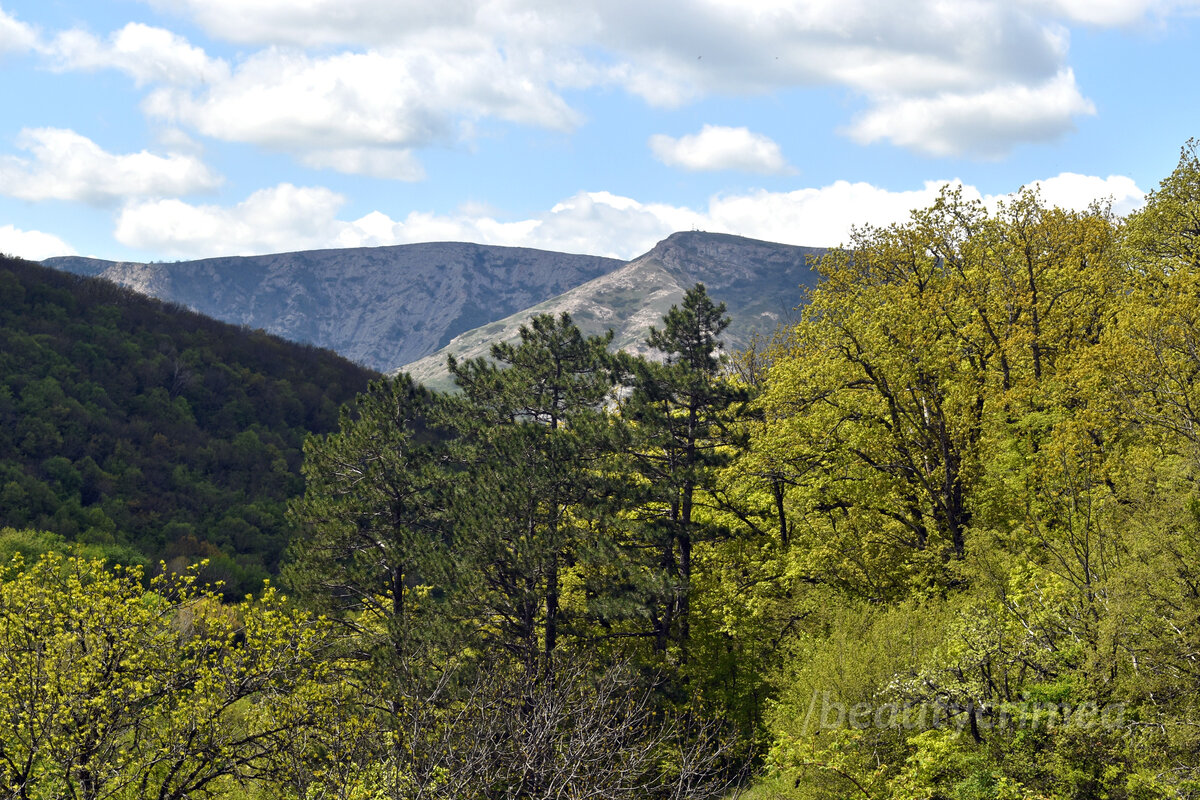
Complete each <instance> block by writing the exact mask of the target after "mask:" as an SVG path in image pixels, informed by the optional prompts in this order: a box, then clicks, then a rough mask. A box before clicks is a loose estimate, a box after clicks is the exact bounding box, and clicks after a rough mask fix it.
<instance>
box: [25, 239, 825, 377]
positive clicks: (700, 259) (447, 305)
mask: <svg viewBox="0 0 1200 800" xmlns="http://www.w3.org/2000/svg"><path fill="white" fill-rule="evenodd" d="M823 252H824V250H822V249H819V248H812V247H796V246H794V245H786V244H775V243H772V242H762V241H758V240H755V239H747V238H745V237H742V236H731V235H727V234H720V233H704V232H700V231H691V232H683V233H675V234H672V235H671V236H669V237H668V238H666V239H664V240H663V241H661V242H659V243H658V244H657V245H655V247H654V249H652V250H651V251H650V252H648V253H646V254H645V255H643V256H640V257H638V258H636V259H634V260H632V261H628V262H624V261H619V260H617V259H612V258H601V257H598V256H583V255H571V254H567V253H555V252H549V251H545V250H532V249H529V248H522V247H494V246H489V245H478V244H464V243H461V242H434V243H429V244H408V245H397V246H393V247H360V248H349V249H342V250H311V251H306V252H297V253H280V254H276V255H266V256H246V257H230V258H206V259H202V260H199V261H180V262H176V263H173V264H168V263H151V264H142V263H136V262H127V261H122V262H116V261H101V260H98V259H92V258H79V257H74V256H71V257H64V258H51V259H48V260H46V261H44V262H43V263H44V264H45V265H46V266H50V267H54V268H56V269H60V270H65V271H67V272H74V273H78V274H82V275H89V276H99V277H103V278H107V279H108V280H110V281H113V282H115V283H118V284H121V285H123V286H127V287H129V288H132V289H134V290H136V291H139V292H141V293H143V294H148V295H151V296H154V297H158V298H160V299H162V300H167V301H170V302H174V303H178V304H179V305H182V306H186V307H188V308H191V309H193V310H195V311H199V312H200V313H202V314H206V315H208V316H210V317H214V318H216V319H219V320H222V321H225V322H231V323H234V324H239V325H246V326H248V327H250V328H261V329H263V330H265V331H267V332H269V333H273V334H276V335H278V336H282V337H285V338H287V339H291V340H293V341H298V342H307V343H312V344H316V345H318V346H320V347H327V348H330V349H332V350H335V351H337V352H338V353H340V354H341V355H343V356H345V357H347V358H350V359H352V360H354V361H356V362H358V363H360V364H363V365H366V366H370V367H373V368H375V369H379V370H381V371H393V370H397V369H406V370H409V371H411V372H412V373H413V374H414V376H416V377H417V378H418V379H420V380H423V381H426V382H427V383H429V385H431V386H434V387H441V388H445V387H446V386H448V383H449V381H448V378H447V375H446V355H447V354H449V353H455V354H457V355H460V356H465V357H473V356H478V355H487V353H488V350H489V348H490V347H491V345H492V343H493V342H495V341H500V340H506V339H513V338H515V337H516V336H517V331H518V329H519V328H520V326H521V324H523V323H524V322H526V321H527V320H528V319H529V317H530V315H532V314H537V313H553V314H557V313H559V312H561V311H568V312H570V313H571V315H572V316H573V317H574V318H575V321H576V323H578V324H579V326H580V327H581V328H582V329H583V330H584V331H585V332H587V333H603V332H604V331H606V330H608V329H609V328H612V329H613V331H614V332H615V334H616V337H615V339H616V341H615V344H616V345H617V346H618V347H624V348H626V349H630V350H634V351H638V350H642V351H644V347H643V345H642V341H643V340H644V339H645V338H646V330H647V328H649V326H651V325H656V324H659V323H660V321H661V319H662V316H663V314H665V313H666V312H667V310H668V309H669V308H670V307H671V305H673V304H675V303H678V302H679V301H680V300H681V299H682V298H683V293H684V292H685V291H686V290H687V289H688V288H690V287H691V286H692V285H694V284H695V283H697V282H702V283H704V284H705V285H706V286H707V287H708V290H709V294H710V295H712V296H713V297H714V298H716V299H717V300H720V301H724V302H725V303H726V304H727V305H728V307H729V313H730V316H732V318H733V322H732V324H731V325H730V326H729V329H728V330H727V331H726V333H725V341H726V346H727V347H728V348H729V349H734V350H736V349H739V348H741V347H744V346H745V345H746V344H747V343H748V342H749V340H750V336H751V334H752V333H753V332H755V331H759V332H762V333H764V334H768V333H771V332H772V331H774V330H775V328H776V327H777V326H778V325H779V324H780V323H781V322H782V321H784V320H785V319H786V318H787V317H788V315H789V314H790V313H791V312H792V310H793V309H794V308H795V307H796V306H797V305H798V304H799V303H800V302H801V301H802V299H803V291H802V287H804V286H812V285H813V284H814V283H815V278H814V275H813V273H812V271H811V270H810V267H809V262H810V260H811V259H812V258H813V257H818V256H820V255H821V254H822V253H823Z"/></svg>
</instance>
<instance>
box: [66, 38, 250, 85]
mask: <svg viewBox="0 0 1200 800" xmlns="http://www.w3.org/2000/svg"><path fill="white" fill-rule="evenodd" d="M48 52H49V54H50V55H51V57H52V58H53V60H54V62H55V65H56V66H57V68H58V69H64V70H67V69H71V70H96V69H116V70H120V71H122V72H125V73H127V74H128V75H130V76H131V77H132V78H133V79H134V81H136V82H137V84H138V85H139V86H142V85H145V84H148V83H169V84H172V85H177V86H191V85H196V84H203V83H218V82H222V81H225V80H227V79H228V77H229V66H228V65H227V64H226V63H225V62H224V61H221V60H220V59H213V58H209V57H208V55H207V54H206V53H205V52H204V50H203V49H201V48H199V47H195V46H193V45H191V44H189V43H188V41H187V40H186V39H184V38H183V37H182V36H178V35H177V34H174V33H172V32H171V31H168V30H164V29H162V28H153V27H150V26H149V25H143V24H141V23H137V22H131V23H129V24H128V25H126V26H125V27H124V28H122V29H121V30H119V31H117V32H116V33H114V34H112V35H111V36H110V37H109V38H108V40H107V41H105V40H101V39H99V38H97V37H96V36H94V35H92V34H90V33H88V32H87V31H83V30H71V31H66V32H64V33H60V34H59V35H58V36H56V37H54V40H53V41H52V42H51V44H50V46H49V50H48Z"/></svg>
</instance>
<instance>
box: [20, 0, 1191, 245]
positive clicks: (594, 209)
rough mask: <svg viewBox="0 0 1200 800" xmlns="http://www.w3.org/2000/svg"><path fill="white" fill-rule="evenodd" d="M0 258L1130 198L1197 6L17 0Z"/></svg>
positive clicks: (836, 217) (882, 219)
mask: <svg viewBox="0 0 1200 800" xmlns="http://www.w3.org/2000/svg"><path fill="white" fill-rule="evenodd" d="M0 70H2V72H0V75H2V76H3V77H2V79H0V85H2V86H3V94H2V95H0V98H2V101H3V112H2V113H0V252H8V253H15V254H18V255H23V256H25V257H29V258H45V257H48V256H51V255H60V254H68V253H78V254H81V255H94V256H99V257H102V258H113V259H136V260H155V259H159V260H164V259H167V260H173V259H177V258H196V257H203V256H215V255H229V254H250V253H266V252H277V251H285V250H300V249H309V248H318V247H347V246H363V245H383V244H399V243H405V242H419V241H442V240H465V241H475V242H485V243H493V244H507V245H523V246H531V247H541V248H547V249H554V250H566V251H571V252H583V253H594V254H602V255H614V256H619V257H632V256H635V255H637V254H639V253H641V252H643V251H645V250H647V249H648V248H649V247H650V246H652V245H653V244H654V242H656V241H657V240H659V239H661V238H663V237H664V236H666V235H667V234H669V233H671V232H672V231H675V230H687V229H692V228H697V229H701V230H709V231H725V232H731V233H738V234H742V235H746V236H752V237H756V238H761V239H769V240H773V241H781V242H791V243H795V244H806V245H831V244H836V243H838V242H839V241H841V240H843V238H844V237H845V235H846V233H847V232H848V230H849V228H850V226H851V225H853V224H861V223H874V224H884V223H887V222H891V221H895V220H898V219H901V218H903V217H904V216H905V215H906V214H907V212H908V210H909V209H912V208H914V207H918V206H922V205H925V204H927V203H928V202H929V201H930V199H931V197H932V196H933V195H934V194H935V193H936V191H937V187H938V186H939V185H940V184H942V183H945V182H947V181H957V182H961V183H963V184H964V185H965V186H966V191H968V192H972V193H976V194H978V195H979V196H982V197H985V198H993V197H996V196H1000V195H1003V194H1005V193H1007V192H1011V191H1013V190H1015V189H1017V188H1018V187H1019V186H1021V185H1023V184H1032V183H1035V182H1040V183H1041V185H1042V188H1043V192H1044V194H1045V195H1046V197H1047V198H1048V199H1049V200H1051V201H1052V202H1055V203H1057V204H1060V205H1064V206H1083V205H1086V204H1087V203H1088V202H1089V201H1090V200H1092V199H1093V198H1096V197H1110V198H1112V200H1113V202H1114V204H1115V207H1116V209H1117V210H1118V211H1119V212H1127V211H1129V210H1131V209H1133V208H1135V207H1136V206H1137V204H1138V203H1139V202H1140V201H1141V197H1142V194H1143V193H1144V192H1145V191H1147V190H1149V189H1152V188H1154V186H1155V185H1156V184H1157V182H1158V181H1159V180H1160V179H1161V178H1162V177H1164V176H1165V175H1166V174H1167V173H1168V172H1170V170H1171V169H1172V167H1173V166H1174V164H1175V162H1176V160H1177V158H1178V154H1179V147H1180V146H1181V145H1182V144H1183V143H1184V141H1185V140H1186V139H1187V138H1188V137H1190V136H1197V135H1200V102H1198V101H1200V89H1198V88H1197V79H1196V76H1197V75H1200V0H572V1H571V2H563V1H562V0H422V2H411V1H407V0H100V1H99V2H98V1H97V0H0Z"/></svg>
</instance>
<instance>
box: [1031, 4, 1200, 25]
mask: <svg viewBox="0 0 1200 800" xmlns="http://www.w3.org/2000/svg"><path fill="white" fill-rule="evenodd" d="M1027 2H1029V4H1030V5H1032V6H1034V7H1035V8H1041V9H1045V10H1048V11H1049V12H1050V13H1053V14H1056V15H1058V16H1060V17H1062V18H1064V19H1068V20H1071V21H1074V22H1082V23H1085V24H1087V25H1095V26H1097V27H1120V26H1129V25H1134V24H1137V23H1139V22H1145V21H1154V22H1159V21H1161V20H1163V19H1165V18H1167V17H1170V16H1172V15H1177V14H1189V13H1192V14H1194V13H1196V12H1197V11H1200V2H1197V0H1027Z"/></svg>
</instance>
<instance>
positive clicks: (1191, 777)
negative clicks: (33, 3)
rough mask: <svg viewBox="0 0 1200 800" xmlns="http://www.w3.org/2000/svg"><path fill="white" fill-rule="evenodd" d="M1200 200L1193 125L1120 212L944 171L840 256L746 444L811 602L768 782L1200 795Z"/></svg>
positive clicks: (855, 792) (778, 710)
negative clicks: (926, 205)
mask: <svg viewBox="0 0 1200 800" xmlns="http://www.w3.org/2000/svg"><path fill="white" fill-rule="evenodd" d="M1198 223H1200V159H1198V158H1197V154H1196V144H1195V142H1191V143H1189V144H1188V146H1187V147H1185V148H1184V150H1183V156H1182V158H1181V160H1180V164H1179V167H1178V169H1177V170H1176V171H1175V173H1174V174H1172V175H1171V176H1170V177H1169V178H1168V179H1166V180H1165V181H1164V182H1163V184H1162V186H1161V187H1160V189H1159V190H1158V191H1157V192H1154V193H1152V194H1151V195H1150V197H1149V198H1148V204H1147V206H1146V207H1145V209H1144V210H1142V211H1140V212H1137V213H1136V214H1134V215H1133V216H1131V217H1130V218H1129V219H1128V220H1124V221H1118V220H1115V219H1113V218H1112V217H1111V215H1110V214H1109V213H1108V212H1107V210H1106V209H1104V208H1101V207H1094V208H1092V209H1090V210H1089V211H1086V212H1081V213H1077V212H1066V211H1061V210H1057V209H1050V208H1047V207H1046V206H1045V205H1044V203H1043V202H1042V201H1041V199H1040V198H1039V197H1038V196H1037V195H1036V194H1034V193H1030V192H1022V193H1021V194H1019V195H1018V196H1017V197H1016V198H1015V199H1013V200H1012V201H1011V202H1010V203H1008V204H1006V205H1002V206H1001V207H1000V208H999V209H998V210H996V211H995V212H992V213H989V212H987V211H986V210H985V209H984V208H983V207H982V206H981V205H980V204H978V203H971V202H968V201H965V200H964V199H963V198H962V197H961V196H960V195H959V194H958V193H956V192H947V193H945V194H943V196H942V197H941V198H940V199H939V200H938V202H937V203H936V204H935V205H934V206H933V207H931V208H930V209H927V210H923V211H918V212H915V213H914V215H913V217H912V220H911V221H910V222H909V223H907V224H904V225H899V226H894V227H891V228H888V229H883V230H875V229H866V230H861V231H858V232H857V233H856V234H855V236H854V238H853V240H852V241H851V243H850V244H849V245H848V246H847V247H846V248H845V249H844V250H840V251H835V252H834V253H832V254H831V255H830V256H829V257H827V258H826V259H825V261H824V262H823V264H822V273H823V275H824V276H825V280H824V282H823V283H822V284H821V286H820V287H819V288H818V289H817V290H815V291H814V292H813V294H812V298H811V304H810V305H809V307H808V308H807V309H806V311H805V314H804V317H803V320H802V321H801V322H800V324H799V325H797V326H796V328H795V329H794V330H793V331H792V332H791V338H790V339H789V340H788V342H787V345H786V346H785V347H782V348H779V349H777V350H776V352H775V353H774V359H773V363H772V365H771V367H770V369H769V370H768V372H767V373H766V377H765V379H764V380H763V389H762V393H761V395H760V398H759V401H758V406H759V408H760V409H761V411H762V415H763V423H762V424H761V425H760V426H759V427H758V428H756V429H754V430H753V431H752V446H751V450H750V452H749V454H747V455H746V456H744V457H743V458H742V459H741V461H740V464H741V465H744V470H743V476H745V475H758V476H768V475H769V476H774V478H775V479H776V480H778V481H781V482H782V483H784V484H786V487H787V490H786V496H785V502H784V503H783V504H782V508H783V509H784V511H785V512H786V514H787V516H789V517H790V518H791V520H792V521H793V523H792V525H793V527H792V535H791V543H790V548H784V549H783V551H781V555H780V556H779V557H780V558H781V559H782V560H783V561H785V562H786V563H787V565H788V566H787V567H786V568H784V569H782V570H780V571H781V572H782V573H783V574H787V575H790V576H791V577H792V581H793V582H792V584H791V586H790V587H787V586H785V587H781V595H780V600H779V605H780V606H787V605H788V604H791V607H792V608H793V609H795V611H796V612H797V614H799V615H801V616H803V618H804V624H803V625H802V626H801V627H800V629H799V630H798V632H797V633H795V635H793V636H792V637H791V638H790V639H789V644H788V647H789V648H790V652H789V653H788V655H787V656H786V658H785V659H784V662H783V665H782V667H781V668H780V669H779V671H778V674H777V677H776V679H775V687H776V691H777V694H776V699H775V701H774V706H773V710H772V713H771V714H770V717H769V727H770V732H771V737H772V740H773V746H772V749H771V753H770V758H769V759H768V768H769V773H768V774H769V777H768V779H767V780H766V781H765V782H764V783H763V786H762V787H761V790H760V791H761V792H762V793H763V794H764V796H770V797H870V798H896V799H897V800H899V799H900V798H904V799H905V800H908V799H909V798H956V799H958V800H967V799H968V798H971V799H972V800H974V799H975V798H996V799H997V800H999V799H1000V798H1017V797H1031V798H1034V797H1036V798H1042V797H1044V798H1063V799H1064V800H1065V799H1066V798H1093V797H1106V798H1151V797H1154V798H1157V797H1174V798H1184V797H1195V796H1197V792H1200V767H1198V766H1197V765H1198V764H1200V736H1197V734H1196V733H1195V725H1194V720H1195V715H1196V712H1197V711H1198V710H1200V709H1198V707H1197V700H1196V699H1195V698H1196V692H1195V687H1196V685H1197V680H1198V679H1200V669H1198V668H1197V667H1196V666H1195V654H1196V652H1197V651H1198V650H1200V633H1198V631H1200V569H1198V568H1197V566H1196V565H1197V563H1200V495H1198V494H1197V490H1196V485H1197V483H1196V482H1197V478H1198V476H1200V451H1198V450H1197V445H1198V444H1200V434H1198V431H1200V428H1198V427H1197V423H1198V422H1200V416H1198V412H1197V409H1200V395H1197V393H1196V392H1197V390H1196V383H1197V381H1196V378H1197V377H1200V345H1198V343H1200V293H1198V292H1197V290H1196V287H1197V286H1198V285H1200V284H1197V281H1198V280H1200V277H1198V273H1197V267H1198V266H1200V261H1198V258H1197V254H1198V253H1200V247H1198V246H1197V244H1196V242H1197V238H1196V231H1197V230H1198V227H1197V226H1198ZM735 469H736V466H735ZM743 480H746V479H745V477H743ZM760 485H762V484H761V483H760ZM784 598H786V599H784ZM776 615H777V617H778V618H786V613H785V612H783V611H782V610H780V609H777V611H776ZM856 707H858V708H859V709H860V712H861V713H860V714H859V716H858V717H855V716H854V709H855V708H856ZM897 708H899V709H907V710H908V711H909V712H910V716H909V717H903V716H902V717H901V718H902V719H906V720H907V721H908V722H909V723H911V724H895V720H896V719H897V717H896V715H895V714H894V713H893V712H894V711H895V710H896V709H897ZM917 709H924V711H925V712H926V713H925V716H924V717H923V718H920V719H916V718H915V717H913V716H911V714H912V713H915V710H917ZM914 720H915V721H914ZM823 723H824V724H823Z"/></svg>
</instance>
